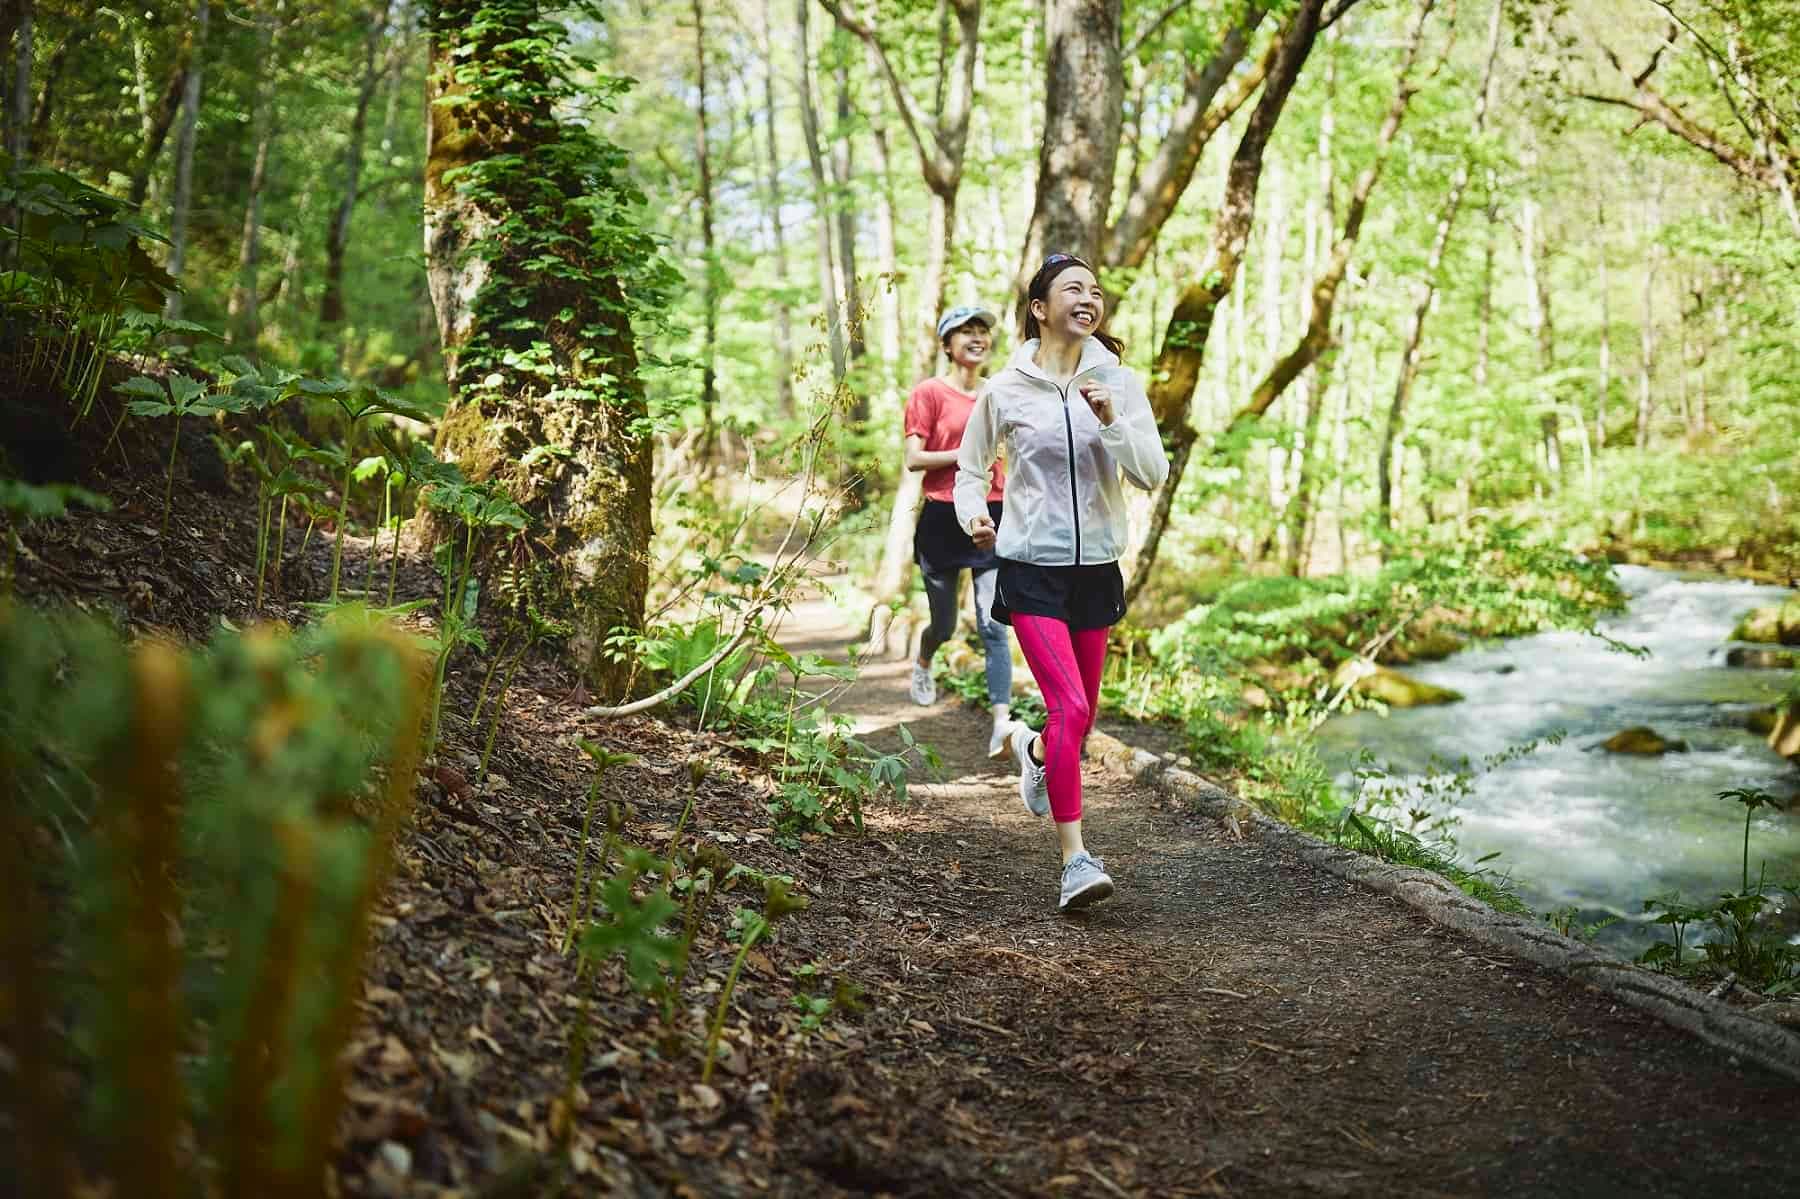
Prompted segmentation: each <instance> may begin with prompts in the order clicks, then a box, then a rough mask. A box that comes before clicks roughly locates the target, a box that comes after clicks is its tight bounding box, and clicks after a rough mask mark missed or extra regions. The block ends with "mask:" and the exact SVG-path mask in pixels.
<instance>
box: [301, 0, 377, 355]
mask: <svg viewBox="0 0 1800 1199" xmlns="http://www.w3.org/2000/svg"><path fill="white" fill-rule="evenodd" d="M392 11H393V0H380V2H379V3H378V5H377V6H376V7H375V8H374V9H373V10H372V11H371V13H370V17H371V20H370V24H369V32H368V34H367V36H365V37H364V38H363V66H362V78H361V81H360V82H359V83H358V85H357V89H356V108H355V109H354V110H353V112H352V113H351V117H350V132H349V135H348V136H347V137H346V138H345V141H344V158H343V177H342V182H343V190H342V191H341V192H340V193H339V194H338V202H337V207H336V208H334V209H333V210H332V213H331V226H330V228H329V229H327V230H326V232H325V291H324V294H323V295H322V296H321V297H320V300H319V324H321V325H325V326H332V325H339V324H342V323H343V321H344V315H345V310H344V258H345V256H346V255H347V254H348V253H349V251H350V219H351V217H352V216H354V215H355V213H356V202H357V199H358V194H357V193H358V191H359V190H360V189H361V187H362V168H363V147H364V142H365V140H366V137H367V132H368V127H369V105H370V104H371V103H373V102H374V99H375V89H376V88H377V87H378V86H380V84H381V77H382V75H383V74H384V73H385V72H386V68H387V62H385V61H384V60H383V59H382V56H381V43H382V41H383V39H384V38H385V37H386V36H387V28H388V19H389V17H390V15H391V14H392ZM338 361H339V362H340V363H341V362H342V361H343V344H342V343H341V342H340V343H339V345H338Z"/></svg>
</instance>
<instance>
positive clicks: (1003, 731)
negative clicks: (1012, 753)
mask: <svg viewBox="0 0 1800 1199" xmlns="http://www.w3.org/2000/svg"><path fill="white" fill-rule="evenodd" d="M1012 731H1013V722H1012V721H1010V720H996V721H995V722H994V735H993V736H991V737H989V738H988V757H990V758H1004V757H1005V756H1006V751H1007V750H1008V749H1011V748H1012Z"/></svg>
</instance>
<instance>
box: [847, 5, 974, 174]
mask: <svg viewBox="0 0 1800 1199" xmlns="http://www.w3.org/2000/svg"><path fill="white" fill-rule="evenodd" d="M819 4H820V5H821V6H822V7H823V8H824V9H825V11H826V12H828V13H830V14H831V16H832V19H833V20H835V21H836V22H837V23H838V27H839V28H840V29H842V30H843V31H844V32H845V33H848V34H850V35H851V36H853V37H856V38H859V39H860V40H862V41H863V42H865V43H867V45H868V46H869V48H870V50H872V51H874V54H875V61H876V62H877V63H879V64H880V66H881V73H882V75H883V76H885V77H886V79H887V82H888V90H889V91H891V92H892V93H893V95H894V104H895V107H897V108H898V109H899V110H900V120H901V123H902V124H904V125H905V126H906V132H907V134H908V136H910V137H911V138H912V143H913V147H914V148H915V149H916V150H917V151H918V153H919V166H920V169H921V170H922V171H923V173H924V175H925V184H926V186H927V187H930V188H931V189H932V190H933V191H941V190H944V189H947V188H949V187H951V186H953V181H954V179H955V177H956V174H957V170H956V165H955V163H954V162H953V160H952V156H951V155H950V154H949V153H948V152H947V148H946V147H945V145H944V128H943V125H942V124H940V121H941V119H942V114H941V113H940V114H939V120H931V119H929V118H928V117H927V116H926V114H925V109H924V108H923V107H922V106H921V105H920V104H919V101H918V98H917V97H915V96H914V95H913V94H912V89H911V88H909V87H907V86H906V82H905V81H904V80H903V79H901V78H900V73H899V72H898V71H896V70H895V69H894V64H893V61H892V60H891V59H890V58H889V57H888V52H887V48H886V47H885V46H883V45H882V44H881V39H880V38H879V37H877V36H876V35H875V27H874V25H872V24H871V23H870V22H868V21H867V20H864V19H860V18H858V17H857V16H856V15H855V14H854V13H852V12H851V11H850V9H849V8H848V7H846V6H845V5H844V3H843V2H842V0H819ZM957 8H958V15H959V16H960V15H961V10H962V8H963V5H961V4H959V5H958V6H957ZM966 29H967V27H966V25H965V32H966ZM967 40H968V39H966V38H965V39H964V41H965V44H964V46H962V47H961V48H960V50H959V56H960V55H963V54H966V55H967V56H968V71H969V74H970V75H971V76H972V75H973V74H974V70H975V61H974V55H973V50H972V48H971V47H969V46H968V45H967V44H966V43H967ZM972 91H973V89H972V88H968V89H965V95H964V99H963V109H964V112H965V113H966V111H967V108H968V93H970V92H972ZM965 123H966V118H965Z"/></svg>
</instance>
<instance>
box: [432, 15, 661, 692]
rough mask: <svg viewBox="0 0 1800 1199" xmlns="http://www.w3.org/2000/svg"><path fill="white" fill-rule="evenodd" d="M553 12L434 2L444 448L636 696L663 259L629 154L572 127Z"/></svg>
mask: <svg viewBox="0 0 1800 1199" xmlns="http://www.w3.org/2000/svg"><path fill="white" fill-rule="evenodd" d="M546 11H547V10H546V9H545V7H544V6H543V5H541V4H540V3H538V0H436V2H435V3H433V4H432V5H431V6H430V13H431V26H432V29H431V32H432V45H431V74H430V82H429V85H428V98H429V102H430V126H429V134H428V143H429V144H428V147H427V160H426V174H425V253H426V258H427V262H428V273H429V281H430V287H431V296H432V301H433V303H434V305H435V306H436V309H437V319H438V331H439V335H440V337H441V340H442V343H443V350H444V358H445V362H446V366H447V368H448V372H449V381H450V394H451V405H450V410H449V411H448V413H447V414H446V415H445V418H444V420H443V422H442V424H441V426H440V429H439V433H438V448H439V452H440V453H442V454H444V455H445V456H446V457H448V458H451V459H453V460H455V461H456V462H457V463H458V464H459V465H460V466H461V467H462V469H463V471H464V473H466V474H467V475H468V476H469V477H470V478H471V479H474V480H477V481H482V480H489V479H497V480H500V481H502V482H504V483H505V484H506V486H507V487H508V489H509V490H510V491H511V492H512V494H513V496H514V497H515V498H516V499H518V500H519V502H520V503H522V504H523V505H524V506H525V507H526V509H527V510H528V511H529V512H530V513H531V514H532V516H533V517H534V519H535V521H536V524H535V526H534V528H533V530H532V535H531V536H532V545H533V548H534V549H535V550H538V551H540V553H538V554H536V555H534V556H535V558H536V560H537V561H538V562H540V563H542V564H544V565H545V566H547V567H548V568H549V575H550V577H551V579H552V580H553V581H554V584H555V589H554V592H553V594H554V595H555V597H556V606H557V607H559V608H560V609H561V613H562V615H564V616H565V617H567V618H568V619H569V620H570V621H571V622H572V623H573V625H574V628H575V636H574V638H573V640H572V648H573V649H574V651H575V652H576V654H577V657H578V660H579V661H580V663H581V664H582V665H583V667H584V668H585V669H586V670H587V672H588V674H589V676H590V679H591V680H592V681H593V682H594V683H595V684H596V685H597V687H598V689H599V690H600V691H601V692H602V693H603V694H604V695H605V696H606V697H607V698H617V697H618V696H619V694H620V693H621V692H622V691H623V689H624V687H625V686H626V682H627V679H628V678H629V675H630V669H631V663H630V662H629V661H620V660H615V657H614V655H609V654H608V653H606V652H605V649H606V640H607V637H608V635H609V634H611V633H612V632H613V631H614V630H617V629H620V628H625V629H630V630H635V629H639V628H641V627H642V624H643V619H644V596H645V591H646V590H647V588H648V583H649V567H648V559H647V554H648V549H649V544H650V464H651V463H650V459H651V442H650V437H649V433H648V430H647V428H646V424H647V422H646V415H647V413H646V407H645V401H644V393H643V387H642V384H641V382H640V380H639V378H638V362H637V351H636V343H635V340H634V338H633V334H632V327H631V319H630V317H631V313H632V311H633V307H632V304H633V303H634V302H635V300H636V298H637V297H635V296H634V295H633V294H632V293H633V288H632V287H631V286H630V284H631V282H632V281H633V280H639V281H642V280H644V279H646V278H647V277H649V270H650V268H649V267H647V265H646V264H649V263H654V262H656V261H657V255H656V253H655V251H654V248H653V247H652V246H651V244H650V242H649V239H648V238H647V237H646V236H645V234H644V233H643V230H642V228H641V226H639V225H638V224H637V223H636V221H635V219H634V218H633V217H632V216H631V213H632V211H633V206H634V204H635V203H636V201H637V199H638V197H637V196H636V194H635V193H634V192H633V190H632V188H631V185H630V184H629V183H628V182H627V181H626V180H625V178H624V176H623V167H624V160H623V155H622V154H621V152H620V151H618V150H617V148H616V147H613V146H611V145H608V144H606V143H604V142H601V141H600V140H598V139H597V138H595V137H594V136H593V135H592V134H591V133H589V132H588V131H587V130H586V129H585V128H580V127H575V126H572V125H568V124H565V123H564V122H562V121H561V120H560V119H559V116H560V113H559V108H560V103H561V101H563V100H565V99H567V98H568V97H570V96H571V94H572V91H571V86H572V85H571V84H570V83H569V79H570V78H571V75H572V72H573V64H572V63H571V62H570V61H569V60H568V58H567V57H566V55H565V54H564V52H563V50H562V37H561V33H562V31H561V29H560V27H559V26H557V25H556V24H554V22H552V21H551V20H550V19H549V18H548V17H547V16H546ZM588 15H590V16H596V17H597V14H593V13H590V14H588Z"/></svg>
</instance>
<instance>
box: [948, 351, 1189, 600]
mask: <svg viewBox="0 0 1800 1199" xmlns="http://www.w3.org/2000/svg"><path fill="white" fill-rule="evenodd" d="M1037 348H1038V343H1037V341H1036V340H1035V339H1034V340H1031V341H1028V342H1026V343H1025V344H1023V345H1021V346H1020V347H1019V348H1018V349H1017V350H1015V351H1013V356H1012V359H1011V361H1009V362H1008V363H1007V364H1006V369H1005V370H1002V371H1001V372H1000V373H999V374H997V375H995V376H994V377H993V378H991V379H989V380H988V381H987V385H986V386H984V387H983V388H982V389H981V394H980V395H979V396H977V397H976V400H975V410H974V411H973V412H971V413H970V414H969V425H968V428H967V429H965V430H964V431H963V440H962V448H961V449H960V450H959V451H958V452H957V457H956V519H957V521H958V523H960V524H961V525H962V527H963V529H964V530H965V531H967V529H968V528H969V524H970V522H971V521H973V520H974V519H975V518H976V517H978V516H986V515H988V507H987V494H988V468H989V467H991V466H992V465H993V463H994V457H995V455H996V454H998V453H999V452H1000V448H1001V446H1002V445H1004V446H1005V448H1006V513H1005V515H1004V517H1003V518H1002V519H1001V521H1000V537H999V541H998V543H997V544H996V545H995V547H994V550H995V552H996V553H997V554H999V555H1000V556H1001V557H1002V558H1011V559H1013V560H1014V561H1016V562H1031V563H1035V564H1037V565H1039V566H1097V565H1102V564H1104V563H1107V562H1116V561H1117V560H1118V559H1119V556H1120V555H1121V554H1123V553H1124V552H1125V538H1126V533H1127V527H1126V519H1125V496H1124V493H1123V492H1122V491H1121V490H1120V488H1119V473H1120V472H1121V471H1123V472H1124V474H1125V477H1126V478H1128V479H1130V480H1131V481H1132V482H1133V483H1135V484H1136V485H1137V486H1139V487H1141V488H1143V489H1144V490H1145V491H1149V490H1151V489H1152V488H1154V487H1156V486H1157V485H1158V484H1159V483H1161V482H1162V481H1163V480H1164V479H1165V478H1167V477H1168V474H1169V458H1168V455H1167V454H1165V453H1163V447H1162V438H1161V437H1160V436H1159V435H1158V433H1157V431H1156V418H1155V416H1153V415H1152V414H1151V412H1150V401H1149V399H1148V398H1147V397H1146V396H1145V395H1144V388H1143V385H1142V384H1141V383H1139V382H1138V378H1137V375H1135V374H1134V373H1132V372H1131V371H1130V370H1128V369H1127V368H1126V367H1124V366H1122V365H1120V363H1119V359H1118V357H1117V355H1115V354H1114V353H1113V352H1112V351H1111V350H1108V349H1107V348H1106V347H1105V346H1103V345H1101V344H1100V342H1099V341H1098V340H1097V339H1095V338H1092V337H1090V338H1088V339H1087V341H1086V342H1085V343H1083V345H1082V347H1081V365H1080V367H1079V368H1078V369H1077V370H1076V372H1075V376H1074V378H1072V379H1070V380H1069V381H1068V383H1066V384H1064V385H1061V386H1059V385H1057V384H1056V383H1055V382H1053V381H1052V380H1051V379H1050V378H1049V377H1048V376H1046V375H1045V374H1044V372H1043V371H1042V370H1040V369H1039V368H1038V366H1037V364H1036V363H1034V362H1033V361H1032V360H1031V359H1032V356H1033V355H1034V354H1036V353H1037ZM1089 379H1091V380H1094V381H1096V382H1099V383H1103V384H1105V385H1106V387H1107V388H1108V389H1110V390H1111V391H1112V393H1113V423H1112V424H1110V425H1105V426H1102V425H1101V424H1100V420H1099V418H1098V417H1096V416H1095V415H1094V411H1093V409H1091V408H1089V407H1088V405H1087V401H1086V400H1084V399H1083V398H1082V396H1081V391H1080V385H1081V383H1082V382H1084V381H1086V380H1089Z"/></svg>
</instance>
